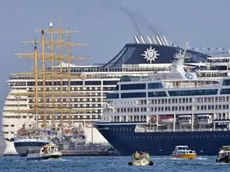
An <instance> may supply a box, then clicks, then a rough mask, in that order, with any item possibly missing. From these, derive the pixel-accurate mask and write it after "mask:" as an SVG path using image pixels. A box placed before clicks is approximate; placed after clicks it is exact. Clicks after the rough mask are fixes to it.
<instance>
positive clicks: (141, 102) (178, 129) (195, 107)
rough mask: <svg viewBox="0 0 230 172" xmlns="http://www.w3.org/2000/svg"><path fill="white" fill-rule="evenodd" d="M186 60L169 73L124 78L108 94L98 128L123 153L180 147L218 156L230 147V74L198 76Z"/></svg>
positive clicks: (177, 62) (164, 152) (162, 152)
mask: <svg viewBox="0 0 230 172" xmlns="http://www.w3.org/2000/svg"><path fill="white" fill-rule="evenodd" d="M184 57H185V56H184V55H183V56H181V57H180V58H179V59H177V60H175V61H174V62H173V64H172V66H171V72H170V73H166V74H151V75H149V76H147V77H138V76H137V77H134V76H128V75H126V76H122V77H121V79H120V81H119V82H118V83H117V86H116V88H115V90H114V91H113V92H112V93H108V95H107V101H108V103H107V105H106V106H105V108H104V113H103V116H102V119H100V120H99V121H97V122H96V124H95V126H96V127H97V128H98V130H99V131H100V132H101V133H102V135H103V136H104V137H105V138H106V139H107V140H108V141H109V143H110V144H111V145H112V146H113V147H114V148H115V149H116V150H117V151H118V152H119V153H120V155H123V156H127V155H130V154H131V153H132V152H135V151H143V152H149V153H150V154H153V155H170V154H171V152H172V151H173V150H174V148H175V147H176V146H177V145H188V146H189V147H190V148H191V149H192V150H195V151H196V152H197V154H198V155H215V154H216V153H217V152H218V150H219V148H220V147H221V146H222V145H227V144H229V141H230V106H229V100H230V96H229V94H230V76H226V77H219V78H217V77H197V75H196V73H195V72H188V71H185V70H184ZM213 59H214V58H213Z"/></svg>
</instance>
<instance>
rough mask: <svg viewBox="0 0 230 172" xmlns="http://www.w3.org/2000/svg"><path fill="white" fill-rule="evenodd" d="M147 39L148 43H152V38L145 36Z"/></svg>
mask: <svg viewBox="0 0 230 172" xmlns="http://www.w3.org/2000/svg"><path fill="white" fill-rule="evenodd" d="M147 39H148V41H149V43H150V44H152V40H151V39H150V37H149V36H147Z"/></svg>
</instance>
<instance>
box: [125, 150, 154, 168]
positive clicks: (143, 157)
mask: <svg viewBox="0 0 230 172" xmlns="http://www.w3.org/2000/svg"><path fill="white" fill-rule="evenodd" d="M128 164H129V165H134V166H147V165H150V166H151V165H153V161H151V159H150V155H149V153H147V152H137V151H136V152H135V153H133V154H132V159H131V162H129V163H128Z"/></svg>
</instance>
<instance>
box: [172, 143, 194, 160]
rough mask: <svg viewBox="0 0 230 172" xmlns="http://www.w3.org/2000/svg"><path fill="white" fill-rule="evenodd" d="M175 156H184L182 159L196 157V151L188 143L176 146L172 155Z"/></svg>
mask: <svg viewBox="0 0 230 172" xmlns="http://www.w3.org/2000/svg"><path fill="white" fill-rule="evenodd" d="M171 156H172V157H173V158H182V159H195V158H196V152H195V151H194V150H191V149H189V147H188V146H186V145H179V146H176V148H175V150H174V151H173V153H172V155H171Z"/></svg>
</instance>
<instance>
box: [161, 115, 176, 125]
mask: <svg viewBox="0 0 230 172" xmlns="http://www.w3.org/2000/svg"><path fill="white" fill-rule="evenodd" d="M160 121H161V122H162V123H173V121H174V117H173V116H171V115H165V116H160Z"/></svg>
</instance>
